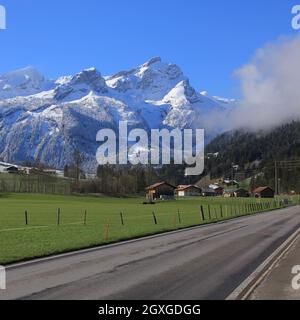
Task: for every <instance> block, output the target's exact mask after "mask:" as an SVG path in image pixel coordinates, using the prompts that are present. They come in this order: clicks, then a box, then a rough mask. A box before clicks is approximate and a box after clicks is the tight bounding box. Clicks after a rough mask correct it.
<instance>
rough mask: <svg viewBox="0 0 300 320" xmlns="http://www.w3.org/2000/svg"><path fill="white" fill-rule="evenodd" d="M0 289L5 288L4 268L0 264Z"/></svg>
mask: <svg viewBox="0 0 300 320" xmlns="http://www.w3.org/2000/svg"><path fill="white" fill-rule="evenodd" d="M0 290H6V270H5V268H4V267H2V266H0Z"/></svg>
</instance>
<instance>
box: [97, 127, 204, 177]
mask: <svg viewBox="0 0 300 320" xmlns="http://www.w3.org/2000/svg"><path fill="white" fill-rule="evenodd" d="M150 131H151V132H150V137H149V132H148V131H146V130H144V129H138V128H137V129H132V130H130V131H129V130H128V123H127V122H126V121H121V122H120V123H119V129H118V134H117V133H116V132H115V131H114V130H112V129H102V130H100V131H99V132H98V133H97V138H96V140H97V142H101V146H100V147H99V148H98V150H97V154H96V159H97V162H98V163H99V164H100V165H106V164H110V165H117V164H118V165H127V164H132V165H138V164H142V165H149V164H151V165H153V166H158V165H170V164H171V163H173V164H175V165H184V164H185V165H187V166H190V167H188V168H187V169H186V175H187V176H195V175H200V174H202V173H203V171H204V130H203V129H196V130H192V129H184V130H180V129H173V130H168V129H152V130H150Z"/></svg>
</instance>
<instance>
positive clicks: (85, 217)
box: [83, 210, 87, 226]
mask: <svg viewBox="0 0 300 320" xmlns="http://www.w3.org/2000/svg"><path fill="white" fill-rule="evenodd" d="M86 220H87V211H86V210H85V211H84V218H83V224H84V225H85V226H86Z"/></svg>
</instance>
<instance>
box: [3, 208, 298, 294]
mask: <svg viewBox="0 0 300 320" xmlns="http://www.w3.org/2000/svg"><path fill="white" fill-rule="evenodd" d="M299 227H300V207H293V208H289V209H283V210H279V211H276V212H269V213H265V214H260V215H256V216H251V217H244V218H239V219H235V220H231V221H227V222H224V223H219V224H214V225H209V226H204V227H198V228H194V229H189V230H184V231H180V232H175V233H170V234H165V235H160V236H156V237H152V238H148V239H142V240H138V241H133V242H128V243H123V244H119V245H114V246H108V247H106V248H99V249H96V250H92V251H90V252H82V253H78V254H73V255H69V256H61V257H60V258H58V259H52V260H41V261H37V262H34V263H29V264H23V265H19V266H15V267H13V268H9V269H8V271H7V290H6V291H0V299H4V300H5V299H32V300H35V299H37V300H38V299H42V300H45V299H47V300H48V299H50V300H51V299H55V300H56V299H67V300H80V299H99V300H102V299H108V300H115V299H117V300H119V299H125V300H128V299H141V300H147V299H156V300H166V299H175V300H177V299H193V300H194V299H206V300H211V299H225V298H226V297H227V296H228V295H229V294H230V293H231V292H232V291H233V290H234V289H235V288H236V287H237V286H238V285H239V284H240V283H241V282H242V281H243V280H244V279H245V278H246V277H247V276H249V275H250V274H251V273H252V272H253V271H254V270H255V269H256V268H257V267H258V266H259V265H260V264H261V263H262V262H263V261H264V260H265V259H266V258H267V257H268V256H269V255H270V254H271V253H272V252H273V251H274V250H275V249H276V248H277V247H278V246H279V245H281V244H282V243H283V242H284V241H285V240H286V239H287V238H288V237H289V236H290V235H291V234H292V233H293V232H295V230H296V229H297V228H299Z"/></svg>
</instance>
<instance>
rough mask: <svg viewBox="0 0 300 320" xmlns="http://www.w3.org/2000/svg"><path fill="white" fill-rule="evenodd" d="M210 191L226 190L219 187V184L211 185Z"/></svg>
mask: <svg viewBox="0 0 300 320" xmlns="http://www.w3.org/2000/svg"><path fill="white" fill-rule="evenodd" d="M209 189H212V190H224V188H223V187H220V186H219V185H217V184H211V185H210V186H209Z"/></svg>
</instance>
